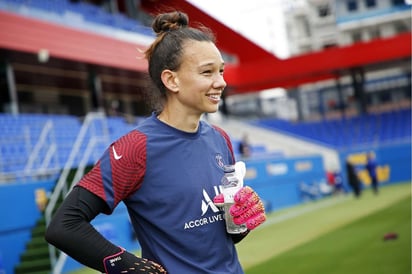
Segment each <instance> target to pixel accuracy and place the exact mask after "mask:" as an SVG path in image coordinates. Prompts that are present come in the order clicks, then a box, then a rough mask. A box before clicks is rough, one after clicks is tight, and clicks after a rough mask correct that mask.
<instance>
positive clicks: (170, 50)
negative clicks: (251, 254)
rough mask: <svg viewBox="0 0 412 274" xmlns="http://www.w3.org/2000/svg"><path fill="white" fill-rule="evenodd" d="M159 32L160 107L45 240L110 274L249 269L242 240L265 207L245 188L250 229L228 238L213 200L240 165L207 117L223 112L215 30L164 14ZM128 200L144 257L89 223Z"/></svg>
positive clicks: (72, 201) (239, 212)
mask: <svg viewBox="0 0 412 274" xmlns="http://www.w3.org/2000/svg"><path fill="white" fill-rule="evenodd" d="M153 30H154V31H155V32H156V34H157V38H156V39H155V41H154V42H153V44H152V45H151V46H150V47H149V48H148V49H147V51H146V52H145V55H146V58H147V59H148V62H149V74H150V77H151V79H152V81H153V82H154V84H155V85H156V87H157V89H158V91H159V95H160V97H159V98H160V99H159V100H158V102H160V103H161V104H160V108H159V109H157V110H156V111H155V112H153V113H152V115H151V116H150V117H148V118H147V119H146V120H145V121H143V122H141V123H140V124H139V125H138V126H137V128H136V129H135V130H133V131H131V132H129V133H128V134H126V135H125V136H123V137H121V138H120V139H118V140H117V141H115V142H114V143H113V144H111V145H110V147H109V148H108V149H107V150H106V152H105V153H104V154H103V156H102V157H101V159H100V160H99V161H98V162H97V163H96V165H95V167H94V168H93V169H92V170H91V171H90V172H89V173H87V174H86V175H85V176H84V177H83V178H82V179H81V180H80V182H79V183H78V184H77V185H76V187H74V189H73V190H72V191H71V193H70V194H69V195H68V196H67V198H66V199H65V201H64V202H63V204H62V205H61V207H60V208H59V210H58V211H57V212H56V214H55V216H54V217H53V220H52V222H51V223H50V225H49V227H48V230H47V232H46V239H47V241H49V242H50V243H51V244H53V245H55V246H56V247H57V248H59V249H61V250H62V251H64V252H65V253H66V254H68V255H69V256H71V257H73V258H74V259H76V260H78V261H79V262H81V263H83V264H85V265H87V266H89V267H91V268H94V269H96V270H99V271H101V272H105V273H166V271H167V273H172V274H173V273H176V274H181V273H243V270H242V268H241V265H240V263H239V261H238V257H237V254H236V249H235V247H234V244H235V243H237V242H239V241H240V240H242V239H243V238H244V237H245V236H246V234H247V233H248V232H249V231H250V230H251V229H254V228H255V227H257V226H258V225H260V224H261V223H262V222H264V221H265V213H264V208H263V205H262V202H261V200H260V199H259V197H258V196H257V194H256V193H255V192H254V191H253V190H251V189H250V188H249V187H245V188H243V189H241V190H240V191H239V192H238V194H237V196H236V199H237V200H236V201H237V203H235V205H234V206H233V212H234V213H233V215H236V216H235V218H237V219H240V221H241V222H246V224H247V226H248V229H249V230H248V231H247V232H246V233H243V234H238V235H230V234H228V233H226V231H225V224H224V219H223V217H222V216H223V214H222V212H221V211H220V210H219V208H218V207H217V206H216V205H215V204H214V203H213V202H212V200H213V197H220V195H219V187H218V186H219V182H220V179H221V177H222V176H223V165H225V164H233V163H234V162H235V159H234V156H233V149H232V145H231V142H230V140H229V137H228V135H227V134H226V133H225V132H224V131H223V130H222V129H220V128H217V127H213V126H211V125H209V124H208V123H206V122H205V121H203V120H201V116H202V114H203V113H211V112H216V111H217V109H218V105H219V101H220V97H221V95H222V92H223V89H224V88H225V86H226V83H225V81H224V79H223V70H224V62H223V60H222V57H221V54H220V52H219V50H218V49H217V48H216V46H215V44H214V40H213V36H212V35H211V33H210V32H209V31H208V30H207V29H195V28H191V27H188V17H187V15H186V14H184V13H181V12H171V13H165V14H160V15H158V16H157V17H156V18H155V19H154V22H153ZM211 198H212V199H211ZM120 202H124V203H125V205H126V206H127V208H128V212H129V215H130V219H131V222H132V224H133V227H134V230H135V232H136V235H137V238H138V239H139V242H140V245H141V248H142V258H139V257H136V256H135V255H133V254H131V253H129V252H127V251H126V250H124V249H122V248H120V247H118V246H116V245H114V244H113V243H111V242H109V241H108V240H106V239H105V238H103V237H102V236H101V235H100V234H99V233H98V232H97V231H96V230H95V229H94V228H93V227H92V226H91V225H90V221H91V220H92V219H93V218H94V217H96V216H97V215H98V214H100V213H106V214H110V213H111V212H112V211H113V210H114V208H115V207H116V206H117V205H118V204H119V203H120ZM240 221H239V222H240ZM149 270H150V271H149Z"/></svg>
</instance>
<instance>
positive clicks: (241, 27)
mask: <svg viewBox="0 0 412 274" xmlns="http://www.w3.org/2000/svg"><path fill="white" fill-rule="evenodd" d="M286 1H289V2H290V1H291V0H286ZM295 1H296V0H295ZM189 2H191V3H193V4H194V5H196V6H198V7H199V8H201V9H202V10H204V11H205V12H207V13H208V14H210V15H212V16H213V17H215V18H217V19H218V20H219V21H221V22H222V23H224V24H225V25H227V26H228V27H230V28H231V29H233V30H235V31H237V32H239V33H241V34H242V35H244V36H245V37H247V38H249V39H250V40H252V41H254V42H255V43H256V44H258V45H260V46H261V47H263V48H265V49H266V50H268V51H270V52H273V53H274V54H275V55H276V56H278V57H279V58H286V57H288V55H289V50H288V46H287V39H286V30H285V26H284V19H283V18H284V17H283V12H282V9H284V8H285V0H253V1H247V0H189ZM292 2H293V1H292Z"/></svg>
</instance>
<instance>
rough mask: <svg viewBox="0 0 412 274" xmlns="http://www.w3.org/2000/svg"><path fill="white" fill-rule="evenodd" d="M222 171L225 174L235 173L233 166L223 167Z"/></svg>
mask: <svg viewBox="0 0 412 274" xmlns="http://www.w3.org/2000/svg"><path fill="white" fill-rule="evenodd" d="M223 171H224V172H225V173H231V172H234V171H235V166H234V165H225V166H223Z"/></svg>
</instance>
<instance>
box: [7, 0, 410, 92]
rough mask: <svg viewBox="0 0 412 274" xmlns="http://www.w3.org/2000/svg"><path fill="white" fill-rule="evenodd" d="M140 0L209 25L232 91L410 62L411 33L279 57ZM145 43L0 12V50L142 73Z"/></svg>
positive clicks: (166, 4)
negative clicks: (228, 59) (229, 58)
mask: <svg viewBox="0 0 412 274" xmlns="http://www.w3.org/2000/svg"><path fill="white" fill-rule="evenodd" d="M140 2H141V7H142V8H143V9H144V10H146V11H147V12H148V13H152V14H155V13H158V12H159V11H165V10H171V9H173V10H176V9H177V10H182V11H184V12H186V13H187V14H188V15H189V17H190V18H191V21H192V22H201V23H202V24H204V25H206V26H208V27H210V28H211V29H212V30H213V31H214V32H215V33H216V36H217V40H218V41H217V45H218V47H219V48H220V49H221V50H222V51H224V52H225V53H228V54H230V55H233V56H236V62H235V63H230V64H228V66H227V67H226V69H225V79H226V81H227V83H228V86H229V87H230V90H231V92H232V93H241V92H250V91H258V90H262V89H268V88H273V87H285V88H289V87H296V86H298V85H300V84H304V83H310V82H313V81H317V80H323V79H332V78H335V77H338V76H341V75H344V74H346V73H347V72H348V71H349V70H350V69H352V68H355V67H365V68H368V69H373V68H375V67H380V66H386V65H387V64H389V63H390V62H399V61H402V60H405V59H407V60H410V57H411V38H412V36H411V33H409V32H408V33H404V34H400V35H398V36H395V37H391V38H386V39H377V40H373V41H369V42H362V43H357V44H354V45H350V46H345V47H335V48H329V49H327V50H324V51H320V52H312V53H308V54H304V55H300V56H296V57H291V58H288V59H284V60H282V59H279V58H277V57H276V56H275V55H273V54H272V53H270V52H268V51H266V50H264V49H262V48H261V47H259V46H258V45H256V44H255V43H253V42H252V41H250V40H248V39H246V38H245V37H243V36H242V35H240V34H238V33H237V32H235V31H233V30H231V29H230V28H228V27H227V26H225V25H224V24H222V23H221V22H219V21H217V20H216V19H215V18H213V17H211V16H210V15H208V14H207V13H205V12H204V11H202V10H200V9H199V8H197V7H196V6H194V5H192V4H191V3H190V2H187V1H185V0H168V1H160V0H157V1H156V0H142V1H140ZM171 7H172V8H171ZM228 12H229V11H228ZM145 47H146V46H145V45H143V44H142V45H139V44H136V43H132V42H126V41H121V40H118V39H114V38H110V37H107V36H102V35H98V34H95V33H91V32H86V31H80V30H76V29H73V28H69V27H66V26H62V25H57V24H51V23H48V22H45V21H40V20H35V19H31V18H27V17H23V16H19V15H16V14H12V13H8V12H4V11H0V48H1V49H4V50H9V51H17V52H23V53H33V54H37V53H38V51H39V50H40V49H47V50H48V51H49V53H50V56H51V57H52V58H59V59H63V60H70V61H77V62H83V63H87V64H93V65H97V66H102V67H109V68H113V69H122V70H129V71H139V72H145V71H146V69H147V62H146V60H145V59H144V58H143V55H142V53H141V51H139V49H144V48H145Z"/></svg>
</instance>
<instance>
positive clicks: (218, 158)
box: [215, 153, 225, 169]
mask: <svg viewBox="0 0 412 274" xmlns="http://www.w3.org/2000/svg"><path fill="white" fill-rule="evenodd" d="M215 160H216V164H217V166H218V167H220V168H221V169H223V167H224V165H225V163H224V162H223V156H222V155H221V154H220V153H217V154H216V156H215Z"/></svg>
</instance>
